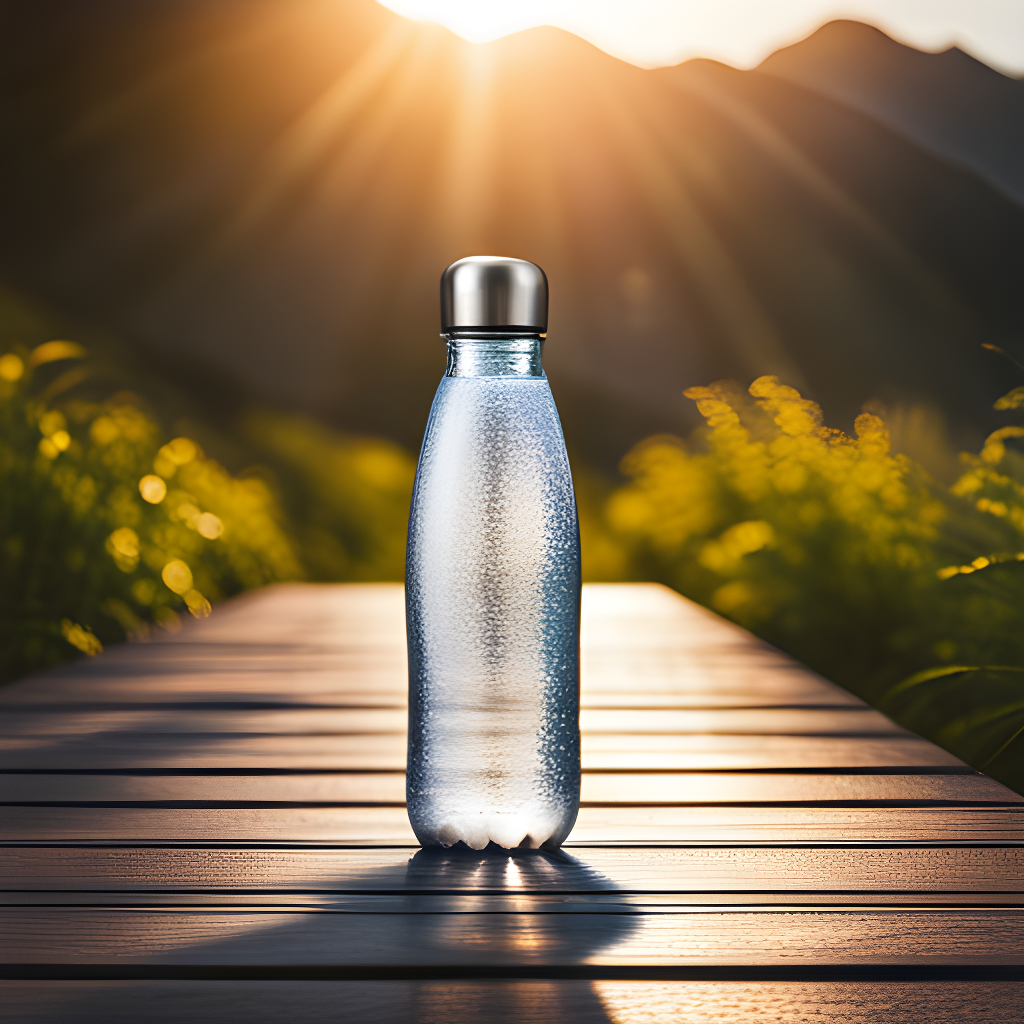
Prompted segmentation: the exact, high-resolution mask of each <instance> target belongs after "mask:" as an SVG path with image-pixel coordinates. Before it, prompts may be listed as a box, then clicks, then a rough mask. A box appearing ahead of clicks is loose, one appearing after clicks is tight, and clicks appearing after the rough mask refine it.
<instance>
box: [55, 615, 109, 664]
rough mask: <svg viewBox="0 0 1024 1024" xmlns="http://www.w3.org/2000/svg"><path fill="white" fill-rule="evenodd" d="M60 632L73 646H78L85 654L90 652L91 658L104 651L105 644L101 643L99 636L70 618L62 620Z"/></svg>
mask: <svg viewBox="0 0 1024 1024" xmlns="http://www.w3.org/2000/svg"><path fill="white" fill-rule="evenodd" d="M60 634H61V636H62V637H64V639H65V640H67V642H68V643H69V644H71V646H72V647H77V648H78V649H79V650H80V651H82V652H83V653H84V654H88V655H89V657H90V658H93V657H95V656H96V655H97V654H101V653H102V652H103V644H101V643H100V641H99V638H98V637H97V636H96V635H95V634H94V633H92V632H90V631H89V630H88V629H86V628H85V627H84V626H80V625H78V623H77V622H72V621H71V620H70V619H61V620H60Z"/></svg>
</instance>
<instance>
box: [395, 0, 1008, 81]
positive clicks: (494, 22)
mask: <svg viewBox="0 0 1024 1024" xmlns="http://www.w3.org/2000/svg"><path fill="white" fill-rule="evenodd" d="M380 2H381V3H383V4H384V6H385V7H388V8H390V9H391V10H392V11H395V12H396V13H397V14H401V15H404V16H405V17H407V18H411V19H413V20H415V21H427V22H433V23H435V24H439V25H444V26H445V27H446V28H449V29H451V31H452V32H454V33H456V35H459V36H462V38H463V39H467V40H469V41H470V42H473V43H485V42H490V41H491V40H493V39H498V38H499V37H501V36H506V35H510V34H511V33H513V32H521V31H523V30H524V29H527V28H534V27H536V26H539V25H553V26H555V27H556V28H562V29H565V30H566V31H567V32H572V33H573V34H574V35H577V36H580V37H581V38H583V39H586V40H587V41H588V42H590V43H593V44H594V45H595V46H597V47H599V48H600V49H602V50H604V51H605V52H606V53H610V54H612V55H613V56H615V57H619V58H621V59H622V60H626V61H629V62H630V63H632V64H637V65H639V66H641V67H658V66H663V65H670V64H678V63H679V62H681V61H683V60H687V59H689V58H692V57H708V58H712V59H714V60H720V61H723V62H724V63H726V64H731V65H733V66H734V67H739V68H751V67H755V66H756V65H757V64H759V63H760V62H761V61H762V60H764V58H765V57H767V56H768V55H769V54H770V53H772V52H774V51H775V50H777V49H779V48H781V47H783V46H788V45H790V44H791V43H795V42H797V41H798V40H800V39H802V38H804V37H805V36H808V35H810V34H811V33H812V32H813V31H814V30H815V29H817V28H818V27H819V26H821V25H823V24H825V23H826V22H828V21H833V20H835V19H839V18H849V19H853V20H856V21H862V22H865V23H867V24H870V25H874V26H876V27H877V28H880V29H882V30H883V31H884V32H886V33H887V34H889V35H890V36H892V37H893V38H894V39H898V40H899V41H901V42H903V43H907V44H908V45H910V46H915V47H917V48H918V49H922V50H928V51H940V50H945V49H947V48H948V47H949V46H952V45H957V46H959V47H960V48H961V49H964V50H966V51H968V52H969V53H971V54H973V55H974V56H975V57H977V58H978V59H980V60H982V61H984V62H985V63H987V64H989V65H990V66H992V67H995V68H997V69H998V70H1001V71H1003V72H1004V73H1006V74H1014V75H1019V74H1021V72H1024V3H1021V2H1020V0H780V2H778V3H772V4H768V3H764V0H718V2H716V3H713V4H709V3H706V2H704V0H629V2H625V0H517V3H515V4H509V3H507V2H502V3H499V2H497V0H380Z"/></svg>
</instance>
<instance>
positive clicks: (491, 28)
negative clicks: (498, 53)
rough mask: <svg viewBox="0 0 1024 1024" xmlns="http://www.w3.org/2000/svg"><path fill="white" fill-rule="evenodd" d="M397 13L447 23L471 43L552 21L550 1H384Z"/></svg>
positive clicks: (486, 40) (407, 16) (446, 26)
mask: <svg viewBox="0 0 1024 1024" xmlns="http://www.w3.org/2000/svg"><path fill="white" fill-rule="evenodd" d="M381 2H383V4H384V6H385V7H389V8H390V9H391V10H393V11H394V12H395V13H396V14H401V15H403V16H404V17H406V18H412V19H413V20H414V21H430V22H434V23H435V24H438V25H444V26H445V28H449V29H451V30H452V31H453V32H454V33H455V34H456V35H459V36H462V38H463V39H467V40H469V42H471V43H489V42H490V41H491V40H492V39H499V38H501V36H507V35H510V34H511V33H513V32H521V31H522V30H523V29H526V28H533V27H534V26H536V25H545V24H549V23H550V18H551V17H552V15H553V13H554V12H553V11H552V6H553V5H552V4H551V2H550V0H517V2H516V3H515V4H508V3H489V2H488V0H381Z"/></svg>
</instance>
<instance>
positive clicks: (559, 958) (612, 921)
mask: <svg viewBox="0 0 1024 1024" xmlns="http://www.w3.org/2000/svg"><path fill="white" fill-rule="evenodd" d="M405 885H406V887H407V890H408V892H409V895H408V896H407V899H408V900H409V906H410V908H412V907H416V906H418V901H420V900H429V901H431V902H432V903H433V910H434V912H432V913H423V914H419V913H415V911H414V916H413V918H412V919H411V920H412V924H411V928H412V932H413V935H414V936H415V941H417V942H420V943H422V944H423V946H424V948H429V949H430V950H431V951H432V953H433V954H434V955H435V956H436V955H438V954H440V955H441V956H442V957H443V958H444V960H445V961H447V962H448V963H450V964H451V965H452V966H453V967H458V966H461V967H462V968H463V969H464V970H465V971H466V973H467V975H469V976H470V977H472V975H473V974H474V973H476V972H477V971H480V972H482V973H486V972H487V971H489V970H490V971H494V972H495V973H496V974H500V973H503V972H507V973H508V974H509V975H514V974H516V973H520V974H521V975H522V976H524V980H515V981H512V980H508V981H498V980H495V979H491V980H488V981H472V980H468V978H467V979H459V980H450V981H444V982H441V981H438V982H430V983H424V984H421V985H420V986H419V988H418V990H417V992H416V1005H417V1012H416V1013H415V1015H414V1016H413V1017H412V1018H411V1019H414V1020H418V1021H419V1020H422V1021H428V1020H430V1021H432V1020H439V1021H440V1020H449V1021H453V1020H454V1021H459V1020H471V1019H488V1020H489V1021H492V1022H499V1024H503V1022H505V1021H508V1022H512V1021H517V1022H519V1021H532V1020H537V1021H541V1020H545V1021H547V1020H573V1021H585V1022H588V1024H589V1022H594V1024H597V1022H607V1021H608V1020H609V1017H608V1015H607V1014H606V1012H605V1010H604V1007H603V1005H602V1003H601V1000H600V999H599V998H598V996H597V995H596V993H595V992H594V991H593V989H592V987H591V985H590V983H589V982H588V981H583V980H581V979H580V978H579V975H578V973H577V971H578V969H579V968H580V967H582V966H583V965H585V964H587V963H588V962H590V961H591V960H592V959H593V958H594V957H596V956H598V955H599V954H600V953H601V952H602V951H603V950H609V949H611V948H613V947H614V946H616V945H618V944H619V943H621V942H623V941H624V940H625V939H627V938H628V936H629V935H630V934H631V933H632V932H633V931H635V929H636V928H637V927H638V925H639V917H638V910H637V908H636V907H631V906H629V905H628V904H627V902H626V901H625V900H624V899H623V898H622V893H621V892H620V891H619V890H617V888H616V886H615V885H614V884H613V883H612V882H611V880H610V879H608V878H606V877H604V876H603V875H601V874H600V873H599V872H597V871H595V870H594V869H593V868H591V867H589V866H588V865H587V864H586V863H584V862H583V861H581V860H578V859H577V858H575V857H573V856H571V855H570V854H568V853H566V852H565V851H564V850H559V851H555V852H550V851H545V850H525V849H521V850H506V849H503V848H501V847H498V846H495V845H493V844H491V845H490V846H488V847H487V848H486V849H484V850H481V851H477V850H472V849H470V848H468V847H466V846H464V845H463V844H462V843H459V844H457V845H456V846H453V847H451V848H450V849H442V848H439V847H428V848H425V849H422V850H420V851H419V852H418V853H416V854H415V855H414V856H413V857H412V859H411V860H410V861H409V865H408V868H407V869H406V877H405ZM428 893H429V895H427V894H428ZM421 894H423V895H421ZM439 898H440V899H441V900H443V901H445V905H444V909H443V910H441V908H440V906H439V905H438V903H439ZM424 909H425V908H424ZM439 911H440V912H439ZM574 974H576V975H577V976H576V977H575V978H574V977H573V975H574ZM547 978H551V979H555V978H557V979H559V980H557V981H556V980H545V979H547Z"/></svg>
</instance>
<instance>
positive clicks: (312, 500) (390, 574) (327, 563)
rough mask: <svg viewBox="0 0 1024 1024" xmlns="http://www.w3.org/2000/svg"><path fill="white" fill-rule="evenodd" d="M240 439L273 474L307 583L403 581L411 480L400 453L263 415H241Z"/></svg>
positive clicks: (384, 444)
mask: <svg viewBox="0 0 1024 1024" xmlns="http://www.w3.org/2000/svg"><path fill="white" fill-rule="evenodd" d="M240 434H241V436H242V437H243V438H244V439H245V441H247V442H248V443H249V444H250V445H251V446H252V448H253V450H254V452H255V453H256V454H257V455H258V457H259V459H260V461H261V462H262V463H264V464H265V465H267V466H269V467H270V468H271V469H272V471H273V474H274V477H275V479H276V480H277V483H278V487H279V493H280V496H281V500H282V503H283V505H284V507H285V509H286V511H287V513H288V515H289V518H290V520H291V522H292V524H293V531H294V533H295V535H296V538H297V542H298V546H299V552H300V556H301V558H302V561H303V563H304V564H305V566H306V571H307V575H308V577H309V578H310V579H313V580H320V581H324V582H329V581H332V580H401V579H403V578H404V576H405V534H406V526H407V523H408V519H409V503H410V501H411V500H412V484H413V478H414V477H415V475H416V462H415V460H414V459H413V458H412V456H410V455H409V453H408V452H406V451H405V450H404V449H403V448H401V447H399V446H398V445H397V444H393V443H392V442H390V441H385V440H383V439H380V438H363V437H345V436H343V435H339V434H337V433H335V432H334V431H331V430H328V429H327V428H326V427H324V426H323V425H321V424H319V423H316V422H314V421H313V420H310V419H307V418H306V417H303V416H285V415H281V414H278V413H271V412H266V411H264V412H258V413H255V412H254V413H250V414H248V415H246V416H245V417H244V418H243V420H242V423H241V427H240Z"/></svg>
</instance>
